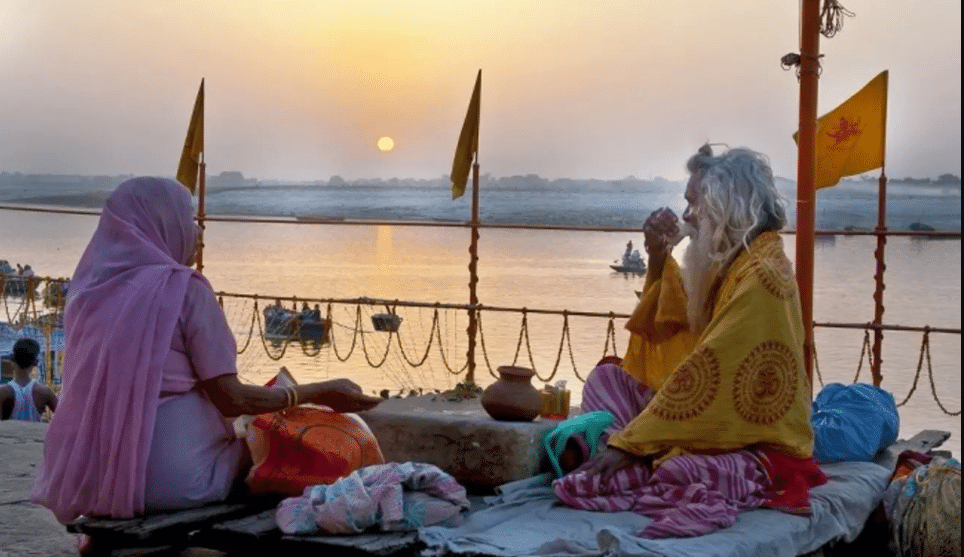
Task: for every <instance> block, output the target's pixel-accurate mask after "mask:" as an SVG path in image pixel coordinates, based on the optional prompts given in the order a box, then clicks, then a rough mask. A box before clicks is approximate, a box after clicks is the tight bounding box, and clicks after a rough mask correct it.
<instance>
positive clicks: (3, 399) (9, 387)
mask: <svg viewBox="0 0 964 557" xmlns="http://www.w3.org/2000/svg"><path fill="white" fill-rule="evenodd" d="M10 360H11V361H12V362H13V379H12V380H11V381H10V382H9V383H7V384H6V385H0V409H2V410H0V418H2V419H4V420H23V421H27V422H39V421H41V419H42V417H43V413H44V412H45V411H46V410H47V408H49V409H50V410H51V412H52V411H54V410H56V409H57V395H55V394H54V392H53V391H52V390H50V387H48V386H46V385H43V384H41V383H37V381H35V380H34V379H32V378H31V377H30V372H31V371H32V370H33V368H34V367H36V365H37V363H38V362H39V361H40V344H39V343H38V342H37V341H35V340H33V339H30V338H22V339H20V340H18V341H17V342H16V343H14V345H13V354H11V357H10Z"/></svg>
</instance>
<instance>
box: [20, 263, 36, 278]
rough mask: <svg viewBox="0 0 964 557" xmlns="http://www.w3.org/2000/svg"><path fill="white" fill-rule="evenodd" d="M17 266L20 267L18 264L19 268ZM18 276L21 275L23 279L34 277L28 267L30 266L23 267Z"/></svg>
mask: <svg viewBox="0 0 964 557" xmlns="http://www.w3.org/2000/svg"><path fill="white" fill-rule="evenodd" d="M19 266H20V265H19V264H18V265H17V267H19ZM20 274H21V275H23V276H25V277H32V276H34V272H33V269H32V268H31V267H30V265H24V266H23V271H21V272H20Z"/></svg>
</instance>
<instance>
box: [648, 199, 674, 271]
mask: <svg viewBox="0 0 964 557" xmlns="http://www.w3.org/2000/svg"><path fill="white" fill-rule="evenodd" d="M643 233H644V234H645V235H646V253H647V255H649V257H650V259H653V258H659V259H663V258H665V257H666V253H667V252H668V251H669V250H670V249H671V248H672V246H671V245H670V242H671V241H672V239H673V238H675V237H677V236H678V235H679V219H677V218H676V214H675V213H673V211H672V209H670V208H669V207H663V208H662V209H656V210H655V211H653V212H652V213H650V215H649V217H648V218H647V219H646V222H645V223H644V224H643Z"/></svg>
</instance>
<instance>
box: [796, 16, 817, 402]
mask: <svg viewBox="0 0 964 557" xmlns="http://www.w3.org/2000/svg"><path fill="white" fill-rule="evenodd" d="M800 23H801V36H800V114H799V117H800V122H799V127H798V129H799V130H800V134H799V136H798V137H799V142H798V143H797V237H796V242H797V244H796V249H797V253H796V267H797V285H798V286H799V288H800V307H801V310H802V313H803V328H804V334H805V337H804V344H803V360H804V366H805V367H806V370H807V378H808V379H809V380H810V389H811V394H812V392H813V236H814V227H815V221H816V208H815V203H816V195H815V191H814V183H815V181H816V173H817V153H816V146H817V97H818V83H819V78H820V61H819V58H820V0H802V4H801V9H800Z"/></svg>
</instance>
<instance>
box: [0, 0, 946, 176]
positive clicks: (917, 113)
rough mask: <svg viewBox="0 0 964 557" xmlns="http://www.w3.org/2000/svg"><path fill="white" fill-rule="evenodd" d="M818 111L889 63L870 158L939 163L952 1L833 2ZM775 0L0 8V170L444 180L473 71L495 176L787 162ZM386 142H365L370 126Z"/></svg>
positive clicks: (180, 2) (787, 109) (785, 45)
mask: <svg viewBox="0 0 964 557" xmlns="http://www.w3.org/2000/svg"><path fill="white" fill-rule="evenodd" d="M842 3H843V5H844V6H845V7H846V8H848V9H849V10H851V11H853V12H855V13H856V17H853V18H847V19H846V20H845V23H844V28H843V30H842V31H841V32H840V33H839V34H838V35H837V36H836V37H834V38H832V39H825V38H824V39H821V52H822V53H823V54H825V57H824V58H823V75H822V77H821V80H820V106H819V109H818V110H819V113H821V114H822V113H824V112H827V111H829V110H830V109H832V108H833V107H834V106H836V105H837V104H839V103H840V102H842V101H843V100H845V99H846V98H847V97H849V96H850V95H851V94H853V93H855V92H856V91H857V90H859V89H860V88H861V87H862V86H863V85H864V84H866V83H867V82H868V81H869V80H870V79H872V78H873V77H874V76H875V75H877V74H878V73H879V72H880V71H882V70H885V69H889V70H890V100H889V107H890V110H889V121H888V149H887V161H888V163H887V173H888V175H890V176H892V177H894V178H899V177H904V176H916V177H923V176H937V175H938V174H941V173H944V172H951V173H955V174H958V175H960V173H961V23H960V21H961V3H960V1H959V0H921V1H918V2H908V1H907V0H842ZM798 28H799V4H798V2H797V1H795V0H779V1H778V0H741V1H739V2H732V1H715V0H605V1H591V0H405V1H400V0H351V1H344V2H336V1H324V0H204V1H202V0H170V1H153V0H136V1H125V0H84V1H76V0H31V1H22V0H0V170H3V171H8V172H16V171H19V172H29V173H35V172H51V173H81V174H125V173H134V174H161V175H168V176H171V175H173V174H174V171H175V169H176V165H177V160H178V157H179V155H180V149H181V146H182V144H183V141H184V134H185V131H186V127H187V123H188V119H189V117H190V112H191V108H192V106H193V103H194V97H195V95H196V93H197V87H198V84H199V83H200V80H201V78H202V77H204V78H206V82H205V83H206V85H205V87H206V90H207V91H206V92H207V97H206V104H207V111H206V113H207V114H206V134H207V149H206V160H207V163H208V171H209V173H218V172H220V171H223V170H240V171H242V172H243V173H244V174H245V176H248V177H256V178H262V179H271V178H278V179H291V180H312V179H327V178H328V177H329V176H331V175H335V174H337V175H340V176H343V177H345V178H364V177H376V176H379V177H392V176H398V177H418V178H429V177H438V176H441V175H443V174H447V173H448V172H449V170H450V168H451V160H452V154H453V152H454V150H455V143H456V140H457V138H458V133H459V129H460V128H461V125H462V119H463V118H464V115H465V110H466V107H467V105H468V101H469V95H470V94H471V91H472V86H473V84H474V79H475V74H476V71H477V70H478V69H479V68H481V69H482V124H481V135H480V163H481V167H482V171H483V172H487V173H491V174H493V175H495V176H507V175H512V174H528V173H537V174H540V175H542V176H546V177H550V178H556V177H574V178H621V177H625V176H628V175H630V174H632V175H635V176H638V177H641V178H649V177H653V176H664V177H667V178H671V179H675V178H680V177H682V176H683V175H684V170H683V163H684V161H685V159H686V158H687V157H688V156H689V155H690V154H692V153H693V152H695V150H696V148H697V147H698V146H699V145H700V144H701V143H703V142H704V141H707V140H709V141H711V142H721V143H726V144H729V145H731V146H738V145H746V146H749V147H752V148H755V149H758V150H761V151H763V152H765V153H767V154H769V155H770V157H771V160H772V162H773V166H774V170H775V171H776V172H777V173H778V174H779V175H782V176H786V177H790V178H793V177H795V175H796V162H795V161H796V147H795V144H794V142H793V140H792V139H791V134H792V133H793V132H794V131H795V130H796V127H797V110H798V109H797V107H798V94H799V93H798V91H799V89H798V84H797V80H796V77H795V75H794V74H793V72H785V71H783V70H782V69H781V68H780V57H781V56H783V55H784V54H786V53H788V52H795V51H798V50H799V47H798V43H799V33H798ZM382 136H390V137H392V138H393V139H394V140H395V149H394V150H393V151H391V152H390V153H382V152H379V150H378V149H377V147H376V141H377V140H378V138H379V137H382Z"/></svg>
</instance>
